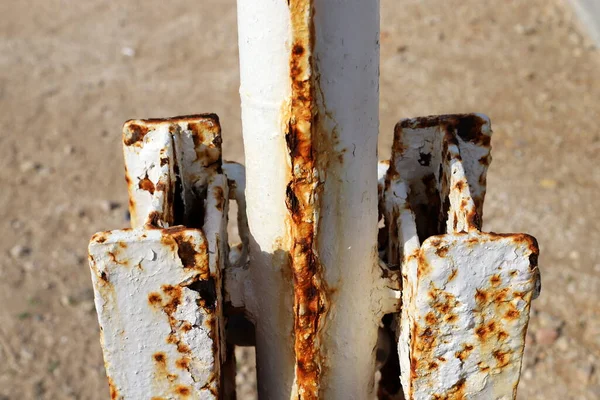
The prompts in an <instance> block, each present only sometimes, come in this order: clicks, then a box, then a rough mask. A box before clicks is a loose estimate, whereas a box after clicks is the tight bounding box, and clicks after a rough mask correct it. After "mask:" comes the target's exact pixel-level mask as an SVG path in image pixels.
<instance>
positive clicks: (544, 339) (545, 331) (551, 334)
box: [535, 328, 559, 346]
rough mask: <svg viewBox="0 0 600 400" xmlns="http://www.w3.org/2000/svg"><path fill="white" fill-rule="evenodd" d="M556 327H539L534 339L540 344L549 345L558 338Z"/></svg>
mask: <svg viewBox="0 0 600 400" xmlns="http://www.w3.org/2000/svg"><path fill="white" fill-rule="evenodd" d="M558 336H559V333H558V329H552V328H541V329H539V330H538V331H537V332H536V333H535V341H536V342H537V343H538V344H539V345H542V346H551V345H553V344H554V342H556V339H558Z"/></svg>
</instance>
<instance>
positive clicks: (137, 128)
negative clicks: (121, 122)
mask: <svg viewBox="0 0 600 400" xmlns="http://www.w3.org/2000/svg"><path fill="white" fill-rule="evenodd" d="M148 131H149V128H148V127H147V126H145V125H144V124H143V123H139V121H133V120H130V121H127V122H125V129H124V133H123V143H124V144H125V146H131V145H139V142H141V141H142V140H144V136H146V134H147V133H148Z"/></svg>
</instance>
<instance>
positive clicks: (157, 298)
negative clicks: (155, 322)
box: [148, 293, 162, 307]
mask: <svg viewBox="0 0 600 400" xmlns="http://www.w3.org/2000/svg"><path fill="white" fill-rule="evenodd" d="M148 303H150V305H151V306H153V307H157V306H159V305H161V304H162V297H161V295H160V294H158V293H150V294H149V295H148Z"/></svg>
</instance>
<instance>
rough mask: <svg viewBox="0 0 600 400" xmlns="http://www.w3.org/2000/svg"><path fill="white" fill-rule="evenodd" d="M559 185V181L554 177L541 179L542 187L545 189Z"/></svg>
mask: <svg viewBox="0 0 600 400" xmlns="http://www.w3.org/2000/svg"><path fill="white" fill-rule="evenodd" d="M557 186H558V182H556V181H555V180H554V179H542V180H541V181H540V187H542V188H544V189H556V187H557Z"/></svg>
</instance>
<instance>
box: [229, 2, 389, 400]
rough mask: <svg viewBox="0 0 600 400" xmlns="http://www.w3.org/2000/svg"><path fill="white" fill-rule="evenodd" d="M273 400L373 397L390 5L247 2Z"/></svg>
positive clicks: (259, 251) (257, 213) (259, 321)
mask: <svg viewBox="0 0 600 400" xmlns="http://www.w3.org/2000/svg"><path fill="white" fill-rule="evenodd" d="M238 24H239V43H240V63H241V88H240V94H241V98H242V124H243V133H244V144H245V148H246V168H247V170H246V173H247V190H246V195H247V212H248V222H249V227H250V236H251V237H250V280H251V284H250V285H245V287H246V288H247V292H246V293H245V297H246V299H245V303H246V307H247V309H248V311H249V313H250V314H251V316H252V317H253V319H254V320H255V322H256V327H257V332H256V334H257V335H256V336H257V362H258V374H259V376H258V379H259V392H260V396H261V398H289V397H294V398H340V399H341V398H344V399H346V398H368V397H371V396H372V394H373V388H374V384H373V376H374V369H375V366H374V363H375V358H374V350H375V345H376V340H377V326H378V322H379V320H380V318H381V316H382V314H383V312H384V311H383V310H382V307H381V306H379V304H380V303H378V296H377V295H376V293H375V292H376V290H375V288H374V287H375V282H376V281H377V279H378V277H379V269H378V263H377V251H376V238H377V154H376V148H377V133H378V125H379V120H378V97H379V87H378V74H379V42H378V40H379V1H370V2H366V1H364V0H289V1H287V2H284V1H280V0H239V1H238Z"/></svg>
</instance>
